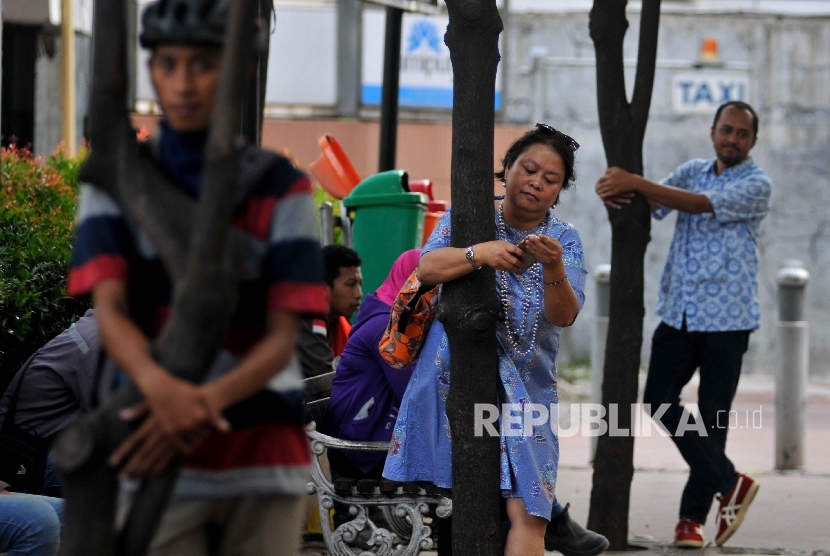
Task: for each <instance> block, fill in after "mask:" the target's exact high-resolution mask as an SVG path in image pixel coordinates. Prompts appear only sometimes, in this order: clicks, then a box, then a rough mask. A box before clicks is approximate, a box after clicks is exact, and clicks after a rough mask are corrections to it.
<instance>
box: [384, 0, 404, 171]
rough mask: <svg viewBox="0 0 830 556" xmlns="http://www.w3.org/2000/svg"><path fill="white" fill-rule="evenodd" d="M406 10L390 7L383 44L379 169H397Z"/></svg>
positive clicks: (387, 11)
mask: <svg viewBox="0 0 830 556" xmlns="http://www.w3.org/2000/svg"><path fill="white" fill-rule="evenodd" d="M402 23H403V10H401V9H399V8H392V7H390V6H388V7H387V8H386V31H385V33H386V39H385V41H384V45H383V92H382V93H381V99H380V160H379V161H378V172H385V171H386V170H394V169H395V151H396V150H397V142H398V92H399V90H400V78H401V25H402Z"/></svg>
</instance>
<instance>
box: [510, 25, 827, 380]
mask: <svg viewBox="0 0 830 556" xmlns="http://www.w3.org/2000/svg"><path fill="white" fill-rule="evenodd" d="M629 23H630V27H629V30H628V33H627V35H626V42H625V58H626V59H633V58H635V56H636V50H637V37H638V33H639V17H638V15H637V14H632V15H630V16H629ZM587 27H588V15H587V14H586V13H580V14H559V15H558V16H555V17H552V16H538V15H533V14H527V15H524V14H523V15H513V16H512V19H511V25H510V27H509V28H508V31H507V32H508V37H507V41H508V57H507V60H505V62H506V68H507V71H506V77H507V79H509V80H511V87H510V88H509V90H510V91H511V96H510V99H509V101H508V107H507V112H506V114H505V117H506V119H507V121H510V122H515V123H519V122H523V123H525V124H529V123H532V122H531V119H532V117H533V115H534V114H538V113H539V111H540V107H539V106H538V103H536V102H535V98H536V95H537V89H536V88H535V87H534V77H533V75H522V74H521V72H520V69H521V68H522V67H523V66H524V67H527V66H529V65H530V52H531V50H532V49H533V48H534V47H540V46H541V47H545V48H547V49H548V55H549V57H550V58H552V60H551V61H550V63H549V64H548V65H547V67H546V68H545V70H544V74H545V75H544V80H543V82H544V84H545V85H544V95H543V96H544V106H543V107H542V108H543V114H544V119H545V121H547V122H549V123H551V124H552V125H554V126H555V127H557V128H561V129H563V130H564V131H566V132H567V133H569V134H571V135H573V136H574V137H576V138H577V139H578V141H579V142H580V143H581V144H582V148H581V149H580V150H579V152H578V153H577V163H578V166H577V171H578V174H579V180H578V184H577V188H576V191H575V192H574V193H573V194H570V195H564V196H563V204H562V205H563V206H562V208H561V209H559V210H558V212H559V213H560V214H561V216H562V217H564V218H566V219H567V220H569V221H571V222H572V223H573V224H574V225H575V226H576V227H577V229H578V230H580V231H581V233H582V237H583V240H584V242H585V252H586V256H587V258H588V263H589V265H590V266H591V267H592V268H593V267H594V266H595V265H597V264H599V263H603V262H608V261H609V260H610V236H611V232H610V227H609V225H608V223H607V217H606V213H605V210H604V207H603V206H602V204H601V203H600V201H599V199H598V198H597V197H596V195H595V194H594V192H593V187H594V183H595V182H596V179H597V178H598V177H599V176H600V175H601V174H602V172H603V171H604V169H605V156H604V152H603V148H602V143H601V140H600V137H599V122H598V116H597V109H596V92H595V91H596V82H595V75H594V72H595V68H594V67H593V64H587V65H581V64H583V62H582V60H584V59H590V58H592V57H593V44H592V42H591V40H590V38H589V36H588V29H587ZM704 36H705V37H714V38H717V39H718V40H719V43H720V57H721V60H722V61H724V62H726V63H727V64H732V65H735V66H738V67H745V68H746V70H747V71H748V74H749V77H750V88H749V89H750V90H749V98H748V100H749V102H750V103H751V104H753V106H754V107H755V108H756V109H757V111H758V113H759V115H760V121H761V126H760V131H759V139H758V144H757V145H756V147H755V149H754V150H753V151H752V156H753V158H754V159H755V161H756V162H757V163H758V164H759V165H760V166H761V167H762V168H764V169H765V170H766V171H767V173H768V174H769V175H770V177H771V178H772V180H773V183H774V185H775V188H774V192H773V197H772V204H773V209H772V212H771V214H770V215H769V216H768V218H767V219H766V220H765V222H764V224H763V227H762V237H761V242H760V250H761V266H762V276H761V288H760V290H761V291H760V295H761V303H762V310H763V317H762V325H761V329H760V330H759V331H758V332H757V333H756V334H753V336H752V341H751V347H750V352H749V354H748V357H747V359H746V368H747V370H749V371H758V372H773V371H774V369H775V363H776V356H777V334H776V326H775V322H776V318H777V312H776V297H775V294H776V284H775V274H776V272H777V270H778V268H779V265H780V264H781V263H782V262H783V261H784V260H788V259H800V260H802V261H803V262H804V263H805V265H806V267H807V268H808V270H809V271H810V272H811V274H812V281H811V283H810V284H809V287H808V295H807V298H808V307H807V309H806V317H807V319H808V320H809V321H810V322H811V372H812V373H814V374H825V375H826V374H828V373H830V365H828V363H827V361H828V355H830V341H828V340H830V302H828V299H830V295H828V294H830V291H828V284H827V282H826V281H825V280H824V278H823V277H824V272H825V271H826V270H827V268H828V265H830V253H829V252H828V247H830V209H828V196H830V18H827V17H813V18H807V17H803V18H801V17H777V16H772V15H737V14H732V15H723V14H719V15H712V16H706V15H698V14H665V13H664V14H663V16H662V18H661V28H660V37H659V48H658V70H657V74H656V76H655V84H654V97H653V100H652V105H651V113H650V121H649V124H648V129H647V133H646V139H645V145H644V162H645V174H646V176H647V177H650V178H654V179H659V178H661V177H663V176H665V175H666V174H668V173H669V172H670V171H671V170H672V169H673V168H674V167H676V166H677V165H678V164H680V163H682V162H683V161H685V160H687V159H689V158H694V157H710V156H713V150H712V146H711V141H710V140H709V127H710V126H711V123H712V122H711V118H712V115H713V114H712V113H708V114H706V115H694V114H692V115H682V114H678V113H676V111H674V110H673V108H672V103H671V91H670V86H671V73H672V71H674V69H672V68H674V67H675V66H677V61H681V62H682V61H684V60H685V61H689V62H691V61H694V60H696V59H697V57H698V49H699V47H700V44H701V39H702V38H703V37H704ZM557 59H558V60H559V62H556V60H557ZM563 59H565V60H564V61H563ZM661 65H662V66H663V67H662V68H661V67H660V66H661ZM633 72H634V67H633V65H631V66H630V67H627V72H626V73H627V83H626V87H627V89H628V94H629V98H630V94H631V88H632V87H633V79H634V75H633ZM673 223H674V219H673V218H672V219H667V220H665V221H662V222H656V221H655V222H653V227H652V241H651V243H650V245H649V248H648V252H647V255H646V294H645V306H646V315H647V317H646V324H645V342H644V347H643V358H644V359H643V361H644V363H645V362H646V361H647V356H648V352H649V343H650V335H651V332H652V331H653V329H654V327H655V326H656V324H657V322H658V319H657V318H656V317H655V315H654V305H655V302H656V297H657V284H658V280H659V277H660V272H661V270H662V266H663V263H664V261H665V256H666V253H667V251H668V244H669V241H670V239H671V235H672V232H673ZM592 299H593V295H592V291H589V293H588V301H587V302H586V311H587V315H591V314H593V311H594V307H593V304H592ZM583 316H585V315H583ZM580 320H581V322H580V323H578V326H577V327H575V328H574V330H573V331H572V334H571V335H570V341H571V345H572V352H573V353H575V354H583V353H587V349H588V331H589V329H588V327H587V326H586V325H587V321H588V319H584V318H583V319H580Z"/></svg>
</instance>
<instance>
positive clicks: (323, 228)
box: [318, 201, 334, 247]
mask: <svg viewBox="0 0 830 556" xmlns="http://www.w3.org/2000/svg"><path fill="white" fill-rule="evenodd" d="M318 210H319V211H320V244H321V245H322V246H323V247H325V246H326V245H331V244H332V243H334V217H333V216H332V208H331V202H329V201H325V202H323V203H322V204H321V205H320V208H319V209H318Z"/></svg>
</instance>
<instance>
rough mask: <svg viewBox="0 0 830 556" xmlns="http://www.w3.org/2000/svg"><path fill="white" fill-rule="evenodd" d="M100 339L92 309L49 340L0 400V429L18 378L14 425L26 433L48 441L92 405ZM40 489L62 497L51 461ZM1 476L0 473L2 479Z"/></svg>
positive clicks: (16, 376)
mask: <svg viewBox="0 0 830 556" xmlns="http://www.w3.org/2000/svg"><path fill="white" fill-rule="evenodd" d="M100 347H101V342H100V339H99V336H98V327H97V325H96V324H95V314H94V310H93V309H90V310H88V311H87V312H86V313H85V314H84V316H82V317H81V318H80V319H78V320H77V321H75V322H74V323H73V324H72V325H71V326H70V327H69V328H67V329H66V330H64V331H63V332H61V333H60V334H58V335H57V336H56V337H54V338H53V339H51V340H50V341H49V342H47V343H46V344H45V345H44V346H43V347H42V348H40V350H38V352H37V354H36V355H35V356H34V358H33V359H32V360H31V362H30V364H29V366H28V368H27V369H25V376H24V375H23V371H24V369H21V370H20V371H18V373H17V375H15V377H14V378H13V379H12V381H11V383H10V384H9V387H8V388H7V389H6V393H5V394H4V395H3V397H2V399H0V427H2V426H3V425H4V424H5V421H6V419H7V413H9V405H10V401H11V399H12V397H13V396H14V394H15V392H17V391H18V384H19V383H20V380H21V376H22V377H23V382H22V384H20V390H19V394H18V396H17V406H16V408H15V411H14V414H13V415H12V424H13V425H14V426H15V427H16V428H17V429H19V430H21V431H23V432H24V433H28V434H30V435H32V436H34V437H36V438H38V439H43V440H46V441H47V442H48V441H51V440H52V439H54V438H55V437H56V436H57V435H58V434H59V433H60V432H62V431H63V430H64V429H66V428H68V427H69V426H70V425H71V424H73V423H74V422H75V421H76V420H77V419H78V418H79V417H80V416H81V415H83V414H84V413H86V412H88V411H91V410H92V409H93V408H94V406H95V405H96V401H95V400H96V397H97V396H96V387H97V376H96V374H97V369H98V357H99V353H100V351H101V350H100ZM45 468H46V472H45V477H44V482H43V484H44V493H45V494H47V495H50V496H60V487H59V485H58V482H57V477H56V476H55V473H54V469H53V468H52V466H51V465H48V464H46V465H45ZM2 479H4V477H0V480H2Z"/></svg>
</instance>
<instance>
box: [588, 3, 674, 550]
mask: <svg viewBox="0 0 830 556" xmlns="http://www.w3.org/2000/svg"><path fill="white" fill-rule="evenodd" d="M626 3H627V2H625V1H619V0H594V6H593V8H592V9H591V15H590V24H589V28H590V33H591V38H592V39H593V41H594V48H595V51H596V58H597V104H598V107H599V117H600V130H601V133H602V142H603V146H604V147H605V155H606V158H607V162H608V166H621V167H622V168H625V169H626V170H628V171H629V172H633V173H635V174H642V173H643V154H642V146H643V137H644V134H645V129H646V122H647V121H648V109H649V105H650V103H651V91H652V87H653V82H654V71H655V63H656V58H657V31H658V29H657V25H659V14H660V0H645V1H644V2H643V11H642V21H641V24H640V25H641V30H640V47H639V54H638V55H639V60H638V64H637V77H636V81H635V94H634V102H633V103H632V104H629V103H628V101H627V100H626V98H625V74H624V67H623V39H624V38H625V32H626V30H627V28H628V22H627V20H626V18H625V5H626ZM607 211H608V220H609V222H610V224H611V298H610V314H609V323H608V337H607V340H606V349H605V361H604V366H603V383H602V404H603V406H605V408H606V413H608V412H609V408H610V407H616V408H617V415H618V416H619V420H618V422H619V427H620V428H627V427H630V424H631V423H630V421H631V412H630V410H629V409H630V407H631V405H632V404H633V403H634V402H636V400H637V382H638V377H639V369H640V349H641V347H642V343H643V318H644V314H645V309H644V307H643V288H644V286H643V283H644V265H643V261H644V260H645V251H646V246H647V245H648V242H649V239H650V231H651V217H650V207H649V204H648V201H647V200H646V199H645V198H644V197H642V196H640V195H637V196H635V197H634V199H633V200H632V202H631V204H629V205H626V206H625V207H624V208H622V209H620V210H617V209H612V208H608V209H607ZM633 476H634V438H633V437H610V436H608V435H607V434H606V435H604V436H601V437H599V439H598V441H597V450H596V455H595V458H594V475H593V486H592V489H591V507H590V511H589V515H588V528H589V529H593V530H594V531H597V532H598V533H602V534H603V535H605V536H606V537H607V538H608V541H609V543H610V550H625V549H627V547H628V511H629V502H630V495H631V480H632V478H633Z"/></svg>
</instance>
